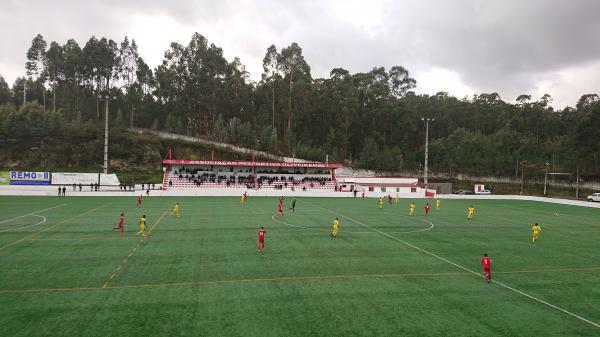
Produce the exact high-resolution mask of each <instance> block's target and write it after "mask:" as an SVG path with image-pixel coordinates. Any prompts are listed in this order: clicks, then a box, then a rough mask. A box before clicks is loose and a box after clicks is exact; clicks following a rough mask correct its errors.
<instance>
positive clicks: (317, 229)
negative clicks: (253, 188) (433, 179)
mask: <svg viewBox="0 0 600 337" xmlns="http://www.w3.org/2000/svg"><path fill="white" fill-rule="evenodd" d="M271 219H273V221H275V222H278V223H280V224H283V225H286V226H290V227H295V228H300V229H308V230H315V231H323V232H329V230H328V229H321V228H310V227H306V226H300V225H293V224H291V223H287V222H285V221H279V220H277V219H275V215H273V216H272V217H271ZM421 220H423V221H425V222H427V223H428V224H429V227H427V228H424V229H417V230H414V231H404V232H390V233H392V234H408V233H418V232H425V231H428V230H431V229H433V227H434V225H433V223H432V222H431V221H428V220H425V219H421ZM343 233H350V234H372V233H373V231H368V232H356V231H346V230H344V231H343Z"/></svg>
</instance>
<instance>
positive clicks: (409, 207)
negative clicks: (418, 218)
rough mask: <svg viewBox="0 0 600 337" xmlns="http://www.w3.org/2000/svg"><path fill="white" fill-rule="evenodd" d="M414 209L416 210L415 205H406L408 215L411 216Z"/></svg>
mask: <svg viewBox="0 0 600 337" xmlns="http://www.w3.org/2000/svg"><path fill="white" fill-rule="evenodd" d="M416 208H417V205H415V203H414V202H412V203H411V204H410V205H408V215H413V213H414V212H415V209H416Z"/></svg>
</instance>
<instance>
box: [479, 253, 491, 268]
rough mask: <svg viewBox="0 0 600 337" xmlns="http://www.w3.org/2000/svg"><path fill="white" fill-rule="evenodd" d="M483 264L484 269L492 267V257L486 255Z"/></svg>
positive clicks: (482, 260)
mask: <svg viewBox="0 0 600 337" xmlns="http://www.w3.org/2000/svg"><path fill="white" fill-rule="evenodd" d="M481 266H482V267H483V269H491V268H492V259H490V258H489V257H487V256H486V257H484V258H482V259H481Z"/></svg>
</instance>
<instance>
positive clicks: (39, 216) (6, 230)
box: [0, 215, 48, 233]
mask: <svg viewBox="0 0 600 337" xmlns="http://www.w3.org/2000/svg"><path fill="white" fill-rule="evenodd" d="M31 216H34V217H37V218H42V219H44V220H42V221H40V222H38V223H34V224H33V225H27V226H23V227H17V228H11V229H5V230H2V231H0V233H5V232H12V231H16V230H19V229H25V228H29V227H33V226H37V225H41V224H43V223H44V222H46V221H47V220H48V219H46V218H45V217H43V216H41V215H31Z"/></svg>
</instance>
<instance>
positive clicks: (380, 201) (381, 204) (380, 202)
mask: <svg viewBox="0 0 600 337" xmlns="http://www.w3.org/2000/svg"><path fill="white" fill-rule="evenodd" d="M382 208H383V198H382V197H379V209H382Z"/></svg>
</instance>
